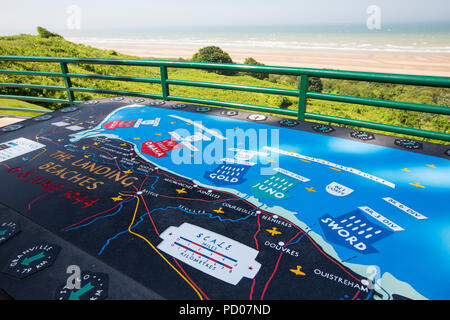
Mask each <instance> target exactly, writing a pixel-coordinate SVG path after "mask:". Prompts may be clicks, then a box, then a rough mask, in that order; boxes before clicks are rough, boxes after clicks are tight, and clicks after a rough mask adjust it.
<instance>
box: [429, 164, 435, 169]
mask: <svg viewBox="0 0 450 320" xmlns="http://www.w3.org/2000/svg"><path fill="white" fill-rule="evenodd" d="M427 166H428V167H430V168H436V166H435V165H434V164H427Z"/></svg>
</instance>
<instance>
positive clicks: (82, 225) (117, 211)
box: [64, 197, 134, 232]
mask: <svg viewBox="0 0 450 320" xmlns="http://www.w3.org/2000/svg"><path fill="white" fill-rule="evenodd" d="M133 199H134V197H131V198H130V199H128V200H126V201H123V202H121V203H120V206H119V208H118V209H117V210H116V212H114V213H111V214H107V215H104V216H100V217H97V218H95V219H93V220H91V221H89V222H88V223H85V224H81V225H79V226H76V227H73V228H70V229H67V230H65V231H64V232H67V231H70V230H76V229H79V228H83V227H86V226H88V225H90V224H91V223H94V222H95V221H97V220H101V219H105V218H109V217H113V216H115V215H116V214H118V213H119V212H120V210H122V207H123V204H124V203H127V202H130V201H131V200H133Z"/></svg>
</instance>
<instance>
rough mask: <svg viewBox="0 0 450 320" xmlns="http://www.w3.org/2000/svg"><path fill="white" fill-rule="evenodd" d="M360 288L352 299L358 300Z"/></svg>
mask: <svg viewBox="0 0 450 320" xmlns="http://www.w3.org/2000/svg"><path fill="white" fill-rule="evenodd" d="M360 292H361V291H360V290H358V292H357V293H356V294H355V296H354V297H353V298H352V300H356V298H357V297H358V296H359V294H360Z"/></svg>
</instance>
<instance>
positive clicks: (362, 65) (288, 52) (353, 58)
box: [86, 43, 450, 77]
mask: <svg viewBox="0 0 450 320" xmlns="http://www.w3.org/2000/svg"><path fill="white" fill-rule="evenodd" d="M86 44H88V45H90V46H92V47H96V48H100V49H107V50H115V51H117V52H120V53H123V54H129V55H134V56H138V57H146V58H160V59H177V58H184V59H188V58H191V57H192V55H193V54H194V53H195V52H197V51H198V50H199V49H200V48H201V46H188V45H175V44H174V45H160V44H123V43H86ZM221 48H222V49H223V50H225V51H226V52H228V53H229V54H230V56H231V58H232V59H233V61H234V62H236V63H243V62H244V60H245V58H247V57H253V58H254V59H256V60H257V61H259V62H262V63H264V64H265V65H273V66H289V67H302V68H320V69H322V68H323V69H338V70H350V71H367V72H383V73H401V74H416V75H430V76H446V77H448V76H450V54H449V53H409V52H408V53H403V52H402V53H400V52H364V51H357V52H346V51H337V50H336V51H331V50H330V51H326V50H323V51H318V50H293V49H274V48H250V47H245V48H244V47H242V48H239V47H235V46H231V47H226V46H221Z"/></svg>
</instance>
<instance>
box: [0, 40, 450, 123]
mask: <svg viewBox="0 0 450 320" xmlns="http://www.w3.org/2000/svg"><path fill="white" fill-rule="evenodd" d="M0 55H24V56H66V57H67V56H70V57H89V58H119V59H124V58H126V59H139V58H137V57H134V56H129V55H124V54H120V53H115V52H113V51H112V50H109V51H107V50H100V49H96V48H92V47H89V46H85V45H81V44H74V43H71V42H68V41H66V40H64V39H59V38H50V39H43V38H39V37H37V36H31V35H19V36H9V37H0ZM0 68H1V69H22V70H41V71H53V72H59V71H60V70H59V65H58V64H50V63H29V62H0ZM69 71H70V72H76V73H96V74H110V75H127V76H141V77H152V78H159V76H160V75H159V69H158V68H152V67H131V66H106V65H84V64H80V65H76V64H73V65H69ZM169 77H170V78H173V79H184V80H197V81H209V82H220V83H232V84H242V85H252V86H261V87H273V88H287V89H297V88H298V85H297V83H298V80H297V79H296V78H292V77H287V76H282V77H279V76H272V75H271V77H270V78H269V79H266V80H258V79H255V78H253V77H251V76H248V75H243V74H238V75H236V76H223V75H217V74H215V73H209V72H206V71H202V70H191V69H169ZM0 82H18V83H36V84H49V85H63V83H62V79H59V78H48V77H25V76H16V75H13V76H11V75H0ZM322 82H323V87H324V89H323V92H327V93H338V94H344V95H353V96H362V97H370V98H379V99H391V100H396V101H408V102H415V103H427V104H439V105H445V106H450V90H449V89H436V88H426V87H415V86H403V85H391V84H376V83H366V82H355V81H342V80H332V79H322ZM72 83H73V86H77V87H93V88H104V89H115V90H124V91H135V92H148V93H160V90H161V89H160V86H159V84H144V83H136V82H121V81H104V80H91V79H72ZM0 92H2V93H3V92H5V93H8V94H20V95H36V96H48V97H54V98H66V93H65V91H49V90H34V89H13V88H0ZM170 93H171V94H172V95H177V96H189V97H199V98H206V99H214V100H222V101H230V102H241V103H248V104H254V105H263V106H272V107H278V106H279V103H280V101H279V99H277V98H276V97H275V96H271V95H266V94H258V93H249V92H244V91H230V90H216V89H206V88H195V87H184V86H171V87H170ZM106 96H108V95H102V94H93V93H84V92H83V93H81V92H76V93H75V99H76V100H88V99H93V98H100V97H106ZM288 99H289V100H290V102H291V106H289V107H288V108H289V109H292V110H295V109H296V106H297V103H298V99H296V98H293V97H288ZM51 107H52V108H54V107H58V106H57V105H51ZM307 111H308V112H315V113H322V114H329V115H336V116H341V117H349V118H354V119H362V120H368V121H374V122H383V123H389V124H394V125H401V126H410V127H415V128H421V129H426V130H437V131H443V132H449V131H450V121H449V120H450V118H449V117H448V116H441V115H428V114H423V113H419V112H412V111H411V112H409V111H400V110H391V109H383V108H375V107H367V106H359V105H350V104H343V103H336V102H327V101H318V100H310V101H308V106H307Z"/></svg>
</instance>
